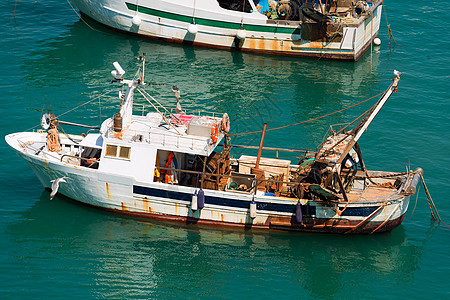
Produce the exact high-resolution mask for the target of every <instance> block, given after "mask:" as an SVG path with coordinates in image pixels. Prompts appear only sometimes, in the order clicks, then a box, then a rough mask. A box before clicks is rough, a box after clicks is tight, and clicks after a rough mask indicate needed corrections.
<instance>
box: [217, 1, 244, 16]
mask: <svg viewBox="0 0 450 300" xmlns="http://www.w3.org/2000/svg"><path fill="white" fill-rule="evenodd" d="M217 2H219V5H220V7H222V8H225V9H229V10H234V11H241V12H246V13H250V12H252V7H251V5H250V3H249V2H248V0H217Z"/></svg>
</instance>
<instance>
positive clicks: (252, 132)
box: [229, 91, 385, 136]
mask: <svg viewBox="0 0 450 300" xmlns="http://www.w3.org/2000/svg"><path fill="white" fill-rule="evenodd" d="M384 93H385V91H383V92H381V93H379V94H377V95H375V96H372V97H370V98H368V99H365V100H363V101H360V102H358V103H356V104H353V105H350V106H347V107H345V108H343V109H340V110H337V111H335V112H331V113H328V114H325V115H322V116H319V117H317V118H313V119H309V120H306V121H301V122H298V123H294V124H289V125H284V126H280V127H275V128H270V129H267V130H266V131H272V130H278V129H284V128H287V127H291V126H296V125H300V124H304V123H308V122H312V121H315V120H319V119H322V118H325V117H328V116H331V115H334V114H337V113H339V112H342V111H344V110H347V109H350V108H352V107H355V106H358V105H360V104H363V103H365V102H367V101H369V100H372V99H373V98H376V97H378V96H380V95H382V94H384ZM261 132H262V130H258V131H251V132H243V133H234V134H229V136H238V135H247V134H254V133H261Z"/></svg>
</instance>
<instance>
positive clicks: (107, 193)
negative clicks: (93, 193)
mask: <svg viewBox="0 0 450 300" xmlns="http://www.w3.org/2000/svg"><path fill="white" fill-rule="evenodd" d="M106 195H107V196H108V200H109V201H111V198H110V195H109V184H108V183H107V182H106Z"/></svg>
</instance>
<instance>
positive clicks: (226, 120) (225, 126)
mask: <svg viewBox="0 0 450 300" xmlns="http://www.w3.org/2000/svg"><path fill="white" fill-rule="evenodd" d="M221 125H222V126H221V127H222V131H223V132H225V133H228V132H230V117H228V114H227V113H224V114H223V116H222V122H221Z"/></svg>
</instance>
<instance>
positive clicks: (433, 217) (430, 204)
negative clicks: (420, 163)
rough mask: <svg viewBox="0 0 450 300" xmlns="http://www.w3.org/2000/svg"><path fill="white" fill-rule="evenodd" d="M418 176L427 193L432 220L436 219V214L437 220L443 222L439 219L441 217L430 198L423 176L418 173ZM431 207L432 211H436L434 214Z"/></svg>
mask: <svg viewBox="0 0 450 300" xmlns="http://www.w3.org/2000/svg"><path fill="white" fill-rule="evenodd" d="M420 177H421V178H422V183H423V188H424V189H425V194H426V195H427V200H428V205H429V206H430V211H431V218H432V219H433V220H436V216H437V220H439V222H440V223H443V222H442V220H441V217H440V216H439V213H438V211H437V209H436V206H435V205H434V202H433V199H432V198H431V195H430V192H429V191H428V187H427V185H426V184H425V179H424V178H423V175H422V174H420ZM433 209H434V212H436V216H435V215H434V212H433ZM444 224H445V223H444ZM447 226H448V225H447Z"/></svg>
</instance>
